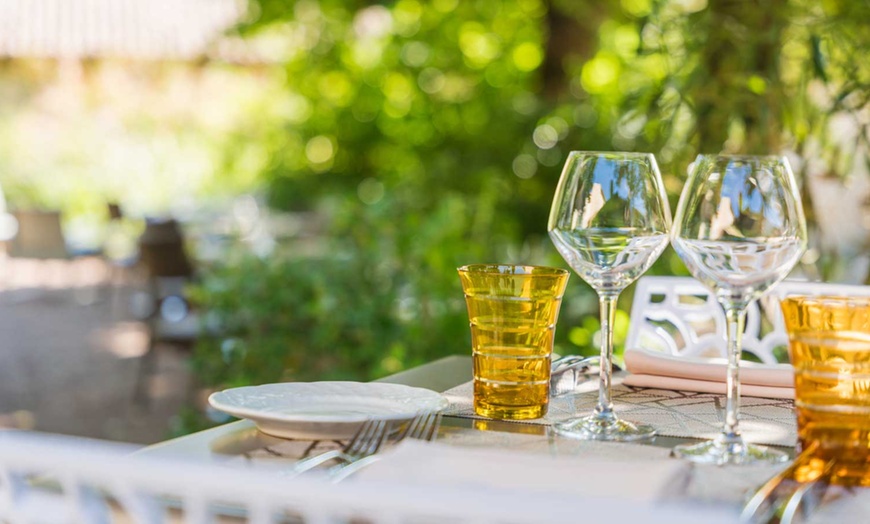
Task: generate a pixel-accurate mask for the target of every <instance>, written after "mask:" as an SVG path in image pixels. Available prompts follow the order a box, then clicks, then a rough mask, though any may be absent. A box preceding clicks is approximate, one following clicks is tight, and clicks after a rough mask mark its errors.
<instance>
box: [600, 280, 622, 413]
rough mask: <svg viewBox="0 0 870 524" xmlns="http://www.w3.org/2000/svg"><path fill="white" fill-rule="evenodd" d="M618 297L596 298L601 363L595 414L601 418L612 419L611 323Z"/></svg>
mask: <svg viewBox="0 0 870 524" xmlns="http://www.w3.org/2000/svg"><path fill="white" fill-rule="evenodd" d="M618 297H619V294H618V293H616V294H613V293H608V294H601V295H599V297H598V303H599V304H600V306H601V363H600V364H599V371H598V376H599V378H600V383H599V386H598V406H597V407H596V408H595V413H596V414H597V415H598V416H599V417H602V418H612V417H613V401H612V400H611V391H610V389H611V385H610V382H611V377H612V373H613V321H614V319H615V318H616V299H617V298H618Z"/></svg>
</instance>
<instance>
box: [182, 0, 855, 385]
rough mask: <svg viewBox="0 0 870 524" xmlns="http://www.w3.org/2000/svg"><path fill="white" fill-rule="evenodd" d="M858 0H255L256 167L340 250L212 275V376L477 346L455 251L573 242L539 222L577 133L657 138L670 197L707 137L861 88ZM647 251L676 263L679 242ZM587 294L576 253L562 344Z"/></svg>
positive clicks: (620, 140) (386, 361)
mask: <svg viewBox="0 0 870 524" xmlns="http://www.w3.org/2000/svg"><path fill="white" fill-rule="evenodd" d="M859 4H860V5H859ZM865 5H866V4H864V3H859V2H847V1H845V0H839V1H838V0H829V1H826V2H823V3H821V4H817V3H815V2H810V1H808V0H793V1H787V0H777V1H776V2H772V3H767V2H762V1H760V0H758V1H751V2H730V1H723V0H712V1H710V2H709V5H708V2H707V1H705V0H665V1H652V0H621V1H620V2H608V3H591V2H588V3H587V2H581V3H575V2H567V1H555V2H544V1H542V0H520V1H517V2H508V1H501V0H474V1H467V2H466V1H463V2H460V1H458V0H433V1H432V2H422V1H418V0H398V1H396V2H385V3H382V4H381V3H378V4H370V3H368V2H342V1H337V0H322V1H320V2H315V1H313V0H301V1H296V2H289V3H288V2H285V1H281V0H260V2H259V3H258V4H257V7H258V10H257V12H258V16H257V17H255V18H254V20H253V21H252V22H250V23H249V24H247V25H246V26H245V27H244V28H243V33H244V35H245V36H246V37H248V38H252V39H257V38H277V39H278V41H280V42H284V44H285V46H286V47H285V49H286V55H285V58H284V62H283V65H282V68H283V74H284V85H283V89H282V90H281V92H280V93H279V94H277V95H275V96H274V98H273V99H272V100H271V101H270V102H271V110H272V111H274V112H275V113H276V114H279V115H281V117H282V123H281V124H280V125H276V126H263V127H262V128H260V129H257V130H255V131H252V132H253V133H255V138H256V140H257V142H258V144H259V146H260V147H261V149H262V152H263V154H265V155H267V156H268V158H269V159H270V160H269V162H268V167H267V169H266V170H265V171H264V172H263V174H262V176H263V177H264V180H265V181H266V182H267V187H268V195H269V201H270V203H271V204H272V205H273V206H276V207H278V208H281V209H286V210H308V211H311V210H313V211H315V212H317V213H319V214H320V215H322V216H324V217H326V218H327V220H328V227H327V232H326V235H324V239H323V242H324V244H325V248H324V249H323V250H322V252H323V253H326V255H322V256H318V257H315V258H305V257H300V256H294V254H293V253H292V251H290V252H287V251H285V252H283V253H282V254H281V255H280V256H273V257H271V258H269V259H265V260H259V259H256V258H255V257H250V258H248V259H243V260H242V261H237V262H233V263H229V264H226V265H225V266H224V267H221V268H218V269H216V270H214V271H212V272H210V273H208V274H207V275H205V277H204V280H203V282H202V284H201V285H200V286H199V287H198V289H197V290H196V298H197V299H198V300H199V302H200V303H201V304H202V305H204V306H205V308H206V310H207V312H208V318H209V322H210V325H211V326H212V327H214V328H215V331H214V332H213V334H212V335H210V336H208V337H207V338H205V339H204V340H203V341H202V342H201V343H200V345H199V346H198V348H197V353H196V359H195V369H196V371H197V373H198V375H199V378H200V379H201V381H202V382H203V384H204V385H205V386H207V387H223V386H229V385H240V384H248V383H255V382H267V381H273V380H309V379H325V378H347V379H360V380H368V379H371V378H375V377H377V376H380V375H384V374H388V373H392V372H396V371H399V370H401V369H403V368H406V367H409V366H414V365H417V364H419V363H422V362H425V361H429V360H432V359H434V358H436V357H439V356H442V355H447V354H457V353H458V354H465V353H468V345H469V333H468V328H467V317H466V312H465V307H464V303H463V301H462V292H461V289H460V286H459V281H458V278H457V276H456V271H455V268H456V267H457V266H459V265H462V264H465V263H475V262H522V263H536V264H550V265H559V266H562V267H564V266H565V264H564V262H562V261H561V259H560V258H559V257H558V255H557V254H556V253H555V250H554V249H553V248H552V247H551V245H550V243H549V240H548V239H547V238H546V232H545V228H546V226H545V224H546V217H547V214H548V212H549V207H550V199H551V197H552V191H553V189H554V187H555V183H556V180H557V178H558V174H559V169H560V167H561V164H562V162H563V161H564V157H565V156H566V154H567V152H568V151H570V150H572V149H583V150H613V149H616V150H641V151H652V152H654V153H656V155H657V157H658V158H659V160H660V162H661V165H662V168H663V173H664V175H665V180H666V186H667V189H668V193H669V197H670V198H671V200H672V202H671V203H672V206H673V205H675V203H676V197H677V196H678V194H679V190H680V189H681V186H682V181H683V180H684V178H685V176H684V173H685V170H686V166H687V164H688V162H689V161H690V159H691V158H692V157H693V156H694V155H695V154H696V153H698V152H701V151H703V152H716V151H722V150H724V151H742V152H760V151H763V152H778V151H782V150H783V149H785V148H792V149H795V150H798V151H800V148H801V147H803V145H804V144H806V143H807V141H808V140H809V139H810V137H812V136H818V135H820V134H823V132H822V131H820V130H821V129H823V127H824V126H823V120H824V118H825V117H824V115H828V114H831V113H832V112H834V111H837V110H840V109H842V108H843V107H842V106H843V104H847V105H848V107H846V108H845V109H847V110H850V111H854V110H856V109H855V108H861V107H864V108H866V106H867V84H868V81H867V72H868V69H867V66H866V64H865V63H864V62H865V61H863V60H858V58H860V57H861V56H862V53H865V52H866V51H867V49H868V46H867V36H866V35H865V34H864V33H862V32H861V31H859V29H860V27H859V26H860V23H863V22H865V21H866V20H867V19H868V18H867V16H866V15H867V13H866V10H864V11H862V9H864V7H862V6H865ZM859 11H860V12H859ZM813 81H820V82H822V83H823V84H824V86H825V89H827V90H831V91H834V92H836V93H840V94H838V95H837V96H836V97H835V98H836V100H838V102H836V104H839V106H837V107H834V106H831V107H819V106H818V105H817V104H814V103H813V101H812V100H810V99H809V95H808V94H807V86H808V85H809V83H810V82H813ZM844 93H845V94H844ZM836 104H835V105H836ZM814 134H815V135H814ZM227 154H228V155H232V154H233V150H232V149H231V148H230V149H228V151H227ZM808 205H811V203H808ZM651 273H659V274H661V273H665V274H686V273H685V269H684V268H683V266H682V264H681V263H680V262H679V260H678V259H677V257H676V256H675V255H674V254H673V252H672V251H670V250H669V251H667V252H666V254H665V255H664V256H663V257H662V258H661V259H660V260H659V261H658V262H657V263H656V265H655V266H654V267H653V269H652V270H651ZM624 295H625V296H624V297H622V306H623V308H624V307H625V306H626V305H627V303H628V301H630V299H631V296H630V291H629V292H628V293H625V294H624ZM596 313H597V300H596V297H595V295H594V293H593V292H592V291H591V290H590V289H589V288H588V287H587V286H586V285H585V284H584V283H582V282H581V281H580V279H579V278H577V277H576V276H574V277H573V278H572V280H571V281H570V282H569V285H568V294H567V295H566V299H565V302H564V306H563V310H562V315H561V318H560V323H559V328H558V329H557V342H556V346H557V351H558V352H561V353H592V352H595V351H596V340H595V335H596V333H597V331H598V320H597V319H596ZM627 327H628V316H627V314H625V313H624V312H620V313H619V314H618V316H617V334H616V335H617V336H616V339H617V340H616V342H617V345H619V344H620V343H621V339H623V338H624V336H625V333H626V331H627Z"/></svg>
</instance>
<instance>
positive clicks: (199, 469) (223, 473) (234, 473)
mask: <svg viewBox="0 0 870 524" xmlns="http://www.w3.org/2000/svg"><path fill="white" fill-rule="evenodd" d="M130 452H131V448H128V447H126V446H121V445H119V444H112V443H106V442H101V441H85V440H82V439H74V438H71V437H62V436H59V435H45V434H38V433H32V432H26V431H5V432H0V521H2V522H9V523H11V524H18V523H34V522H52V523H57V522H61V523H66V522H69V523H103V522H135V523H139V524H157V523H162V522H189V523H195V524H205V523H210V522H221V521H223V520H221V517H224V518H225V519H224V520H227V521H231V522H239V521H243V522H251V523H254V524H261V523H272V522H302V523H305V524H321V523H330V524H341V523H348V524H349V523H351V522H372V523H380V522H389V523H406V522H466V523H478V522H480V523H484V522H485V523H496V522H547V521H562V522H573V521H575V520H576V519H577V516H578V515H583V517H584V519H586V520H589V521H591V522H605V521H613V522H647V523H668V524H682V523H686V524H689V523H695V522H699V521H703V522H705V523H706V524H718V523H720V522H721V523H724V522H731V521H733V515H731V514H730V512H719V511H718V510H715V509H705V508H703V507H702V506H698V505H693V506H691V507H690V508H683V507H675V506H674V505H667V504H655V503H641V502H634V501H632V500H630V499H626V500H625V501H623V500H620V501H619V502H620V503H619V504H614V503H613V501H610V502H608V503H606V504H605V503H601V501H599V500H593V499H582V498H578V497H576V496H574V495H571V496H569V495H565V494H561V495H559V494H556V493H552V492H547V491H542V490H535V489H529V490H527V491H524V492H523V493H519V494H518V493H516V492H515V491H509V490H501V489H495V488H491V489H490V488H486V487H475V486H469V485H464V484H458V485H456V486H446V485H425V486H424V485H414V484H409V483H404V484H402V483H398V482H396V483H389V482H382V481H379V482H375V481H365V480H357V479H354V478H351V479H348V480H346V481H343V482H341V483H339V484H333V483H331V482H329V481H327V480H326V479H324V478H321V477H317V476H301V477H289V478H288V477H286V476H282V475H281V474H280V473H279V472H276V471H275V470H263V469H253V468H251V467H241V466H231V465H227V464H225V463H224V464H217V463H214V462H210V463H207V462H201V461H192V460H187V459H181V458H174V457H155V456H147V457H146V456H136V455H133V456H130ZM532 488H533V487H532ZM518 496H519V497H521V499H522V503H520V504H517V497H518ZM714 508H715V507H714Z"/></svg>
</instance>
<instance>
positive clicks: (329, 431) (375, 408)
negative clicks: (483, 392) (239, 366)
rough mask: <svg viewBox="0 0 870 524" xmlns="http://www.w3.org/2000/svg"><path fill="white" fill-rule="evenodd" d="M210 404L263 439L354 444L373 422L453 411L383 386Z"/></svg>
mask: <svg viewBox="0 0 870 524" xmlns="http://www.w3.org/2000/svg"><path fill="white" fill-rule="evenodd" d="M208 401H209V404H211V405H212V407H214V408H215V409H218V410H220V411H223V412H225V413H229V414H230V415H233V416H235V417H239V418H245V419H249V420H251V421H253V422H254V423H255V424H256V425H257V427H258V428H259V429H260V431H262V432H263V433H267V434H269V435H274V436H276V437H285V438H297V439H343V438H348V437H350V436H352V435H353V434H354V432H356V430H357V429H358V428H359V426H360V424H361V423H362V422H363V421H365V420H367V419H378V420H406V419H410V418H412V417H414V416H415V415H416V414H417V413H420V412H424V411H440V410H442V409H444V408H445V407H447V399H446V398H444V397H443V396H442V395H440V394H439V393H436V392H434V391H431V390H428V389H423V388H415V387H411V386H403V385H400V384H386V383H380V382H287V383H280V384H264V385H261V386H247V387H241V388H233V389H227V390H224V391H219V392H217V393H213V394H212V395H211V396H210V397H209V399H208Z"/></svg>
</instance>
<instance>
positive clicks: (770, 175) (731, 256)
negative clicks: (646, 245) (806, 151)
mask: <svg viewBox="0 0 870 524" xmlns="http://www.w3.org/2000/svg"><path fill="white" fill-rule="evenodd" d="M806 240H807V232H806V224H805V220H804V213H803V208H802V206H801V200H800V197H799V196H798V193H797V184H796V183H795V180H794V175H793V174H792V172H791V168H790V167H789V165H788V161H787V160H786V159H785V158H780V157H772V156H771V157H753V156H716V155H701V156H699V157H698V158H697V160H696V161H695V162H694V164H693V166H692V168H691V174H690V175H689V180H688V181H687V182H686V185H685V187H684V188H683V193H682V195H681V196H680V203H679V206H678V207H677V216H676V218H675V219H674V229H673V231H672V238H671V241H672V243H673V246H674V249H675V250H676V251H677V253H678V254H679V255H680V258H681V259H682V260H683V262H684V263H685V264H686V266H687V267H688V268H689V271H690V272H691V273H692V275H694V277H695V278H696V279H698V280H699V281H701V283H703V284H704V285H705V286H707V287H708V288H710V289H711V290H712V291H713V292H714V293H715V295H716V298H717V300H718V301H719V303H720V304H721V305H722V308H723V309H724V310H725V318H726V319H727V322H728V331H727V338H728V375H727V384H726V391H727V396H726V408H725V426H724V429H723V432H722V434H721V435H719V436H718V437H717V438H716V439H715V440H712V441H709V442H703V443H701V444H694V445H682V446H677V448H675V450H674V453H675V454H677V455H678V456H681V457H684V458H687V459H690V460H693V461H696V462H706V463H713V464H748V463H753V462H779V461H783V460H786V456H785V455H784V454H783V453H781V452H779V451H776V450H772V449H768V448H764V447H760V446H753V445H750V444H747V443H745V442H744V441H743V438H742V437H741V436H740V431H739V430H738V427H737V423H738V420H739V407H740V380H739V362H740V353H741V343H740V338H741V336H742V334H743V328H744V322H745V319H746V307H747V306H748V305H749V303H751V302H752V301H753V300H756V299H758V298H760V297H761V296H762V295H763V294H764V293H765V292H767V290H769V289H770V288H771V287H773V286H774V285H776V284H777V283H778V282H779V281H781V280H782V279H783V278H785V277H786V275H788V273H789V271H791V269H792V268H793V267H794V265H795V264H796V263H797V261H798V259H799V258H800V256H801V254H802V253H803V251H804V249H805V247H806Z"/></svg>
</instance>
